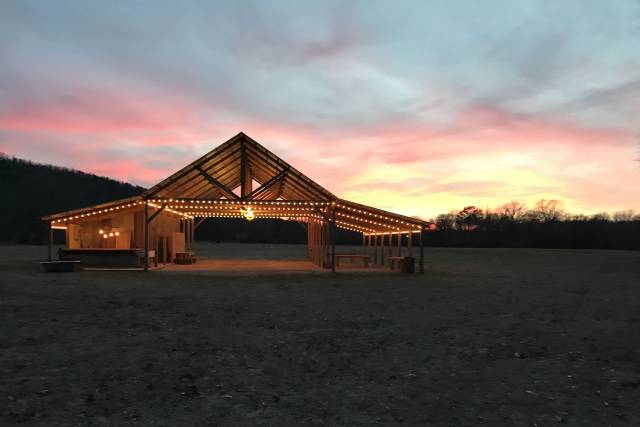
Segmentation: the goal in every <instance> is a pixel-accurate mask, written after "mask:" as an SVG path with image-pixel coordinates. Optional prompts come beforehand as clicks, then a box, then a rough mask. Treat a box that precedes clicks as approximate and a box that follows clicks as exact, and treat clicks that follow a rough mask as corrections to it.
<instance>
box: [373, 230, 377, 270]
mask: <svg viewBox="0 0 640 427" xmlns="http://www.w3.org/2000/svg"><path fill="white" fill-rule="evenodd" d="M373 263H374V264H377V263H378V235H377V234H374V235H373Z"/></svg>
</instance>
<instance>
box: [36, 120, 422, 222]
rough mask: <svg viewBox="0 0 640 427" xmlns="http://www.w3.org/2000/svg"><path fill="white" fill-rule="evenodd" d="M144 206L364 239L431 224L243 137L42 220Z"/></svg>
mask: <svg viewBox="0 0 640 427" xmlns="http://www.w3.org/2000/svg"><path fill="white" fill-rule="evenodd" d="M145 201H147V202H148V203H150V204H151V205H152V206H154V207H160V206H162V207H163V208H166V209H167V210H169V211H171V212H174V213H179V214H182V215H185V216H188V217H236V216H237V217H241V214H240V212H239V209H240V207H242V206H247V205H248V206H251V207H252V208H253V210H254V211H255V213H256V217H257V218H289V219H297V220H304V219H305V218H307V219H308V218H309V217H318V218H325V219H329V217H330V215H335V221H336V224H337V225H338V226H339V227H342V228H346V229H350V230H353V231H359V232H363V233H394V232H396V233H397V232H399V231H402V232H405V233H406V232H407V231H417V230H419V229H421V228H423V227H428V226H429V225H430V224H429V223H428V222H425V221H422V220H420V219H417V218H411V217H407V216H404V215H400V214H396V213H392V212H388V211H384V210H381V209H376V208H373V207H371V206H366V205H362V204H358V203H354V202H350V201H348V200H344V199H340V198H338V197H336V196H335V195H333V194H332V193H331V192H329V191H328V190H326V189H325V188H323V187H322V186H321V185H319V184H317V183H316V182H314V181H313V180H311V179H310V178H308V177H307V176H305V175H304V174H303V173H301V172H300V171H298V170H297V169H295V168H294V167H293V166H291V165H290V164H288V163H287V162H285V161H284V160H282V159H281V158H280V157H278V156H276V155H275V154H273V153H272V152H271V151H269V150H267V149H266V148H265V147H263V146H262V145H260V144H259V143H258V142H256V141H254V140H253V139H251V138H250V137H249V136H247V135H245V134H244V133H242V132H241V133H239V134H237V135H236V136H234V137H233V138H231V139H229V140H228V141H226V142H225V143H223V144H222V145H220V146H218V147H216V148H215V149H213V150H212V151H210V152H209V153H207V154H205V155H204V156H202V157H200V158H199V159H197V160H195V161H194V162H192V163H190V164H188V165H187V166H185V167H184V168H182V169H180V170H179V171H177V172H176V173H174V174H173V175H171V176H169V177H167V178H166V179H164V180H162V181H161V182H159V183H158V184H156V185H154V186H153V187H151V188H149V189H148V190H146V191H145V192H144V193H142V194H141V195H140V196H138V197H134V198H129V199H124V200H117V201H114V202H111V203H107V204H102V205H97V206H92V207H88V208H84V209H77V210H74V211H68V212H62V213H59V214H55V215H49V216H47V217H44V218H43V219H44V220H47V221H53V222H56V223H64V222H67V221H74V220H82V219H84V218H87V217H93V218H95V215H97V214H100V215H102V214H109V213H111V212H113V211H114V210H115V211H117V210H120V209H129V208H135V206H136V205H138V204H144V203H145Z"/></svg>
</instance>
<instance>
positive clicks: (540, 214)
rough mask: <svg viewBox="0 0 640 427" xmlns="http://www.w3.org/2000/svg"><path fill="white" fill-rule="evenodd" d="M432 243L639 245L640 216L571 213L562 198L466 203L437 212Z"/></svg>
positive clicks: (626, 212)
mask: <svg viewBox="0 0 640 427" xmlns="http://www.w3.org/2000/svg"><path fill="white" fill-rule="evenodd" d="M432 221H433V222H434V224H435V227H434V229H433V230H431V232H430V233H429V234H428V237H427V244H428V245H430V246H451V247H460V246H462V247H532V248H576V249H586V248H592V249H640V214H639V213H636V212H634V211H633V210H623V211H618V212H614V213H613V214H609V213H606V212H602V213H597V214H594V215H583V214H574V213H570V212H568V211H567V210H566V209H565V208H564V205H563V203H562V202H560V201H558V200H547V199H542V200H539V201H538V202H537V203H535V205H534V206H533V207H531V208H528V207H527V206H526V205H525V204H524V203H522V202H520V201H511V202H509V203H505V204H503V205H501V206H498V207H496V208H493V209H481V208H478V207H476V206H467V207H465V208H463V209H461V210H460V211H452V212H449V213H446V214H441V215H438V216H437V217H436V218H435V219H434V220H432Z"/></svg>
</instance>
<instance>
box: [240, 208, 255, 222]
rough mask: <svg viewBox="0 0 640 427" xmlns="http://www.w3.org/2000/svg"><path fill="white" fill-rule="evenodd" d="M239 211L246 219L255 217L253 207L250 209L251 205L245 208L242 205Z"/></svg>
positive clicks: (249, 219) (250, 219)
mask: <svg viewBox="0 0 640 427" xmlns="http://www.w3.org/2000/svg"><path fill="white" fill-rule="evenodd" d="M240 213H241V214H242V215H243V216H244V217H245V219H246V220H247V221H252V220H253V219H254V218H255V217H256V214H255V213H254V212H253V209H251V206H249V207H247V208H245V207H244V206H242V207H241V208H240Z"/></svg>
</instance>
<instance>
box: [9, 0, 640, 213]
mask: <svg viewBox="0 0 640 427" xmlns="http://www.w3.org/2000/svg"><path fill="white" fill-rule="evenodd" d="M240 131H243V132H245V133H247V134H248V135H249V136H251V137H252V138H254V139H255V140H257V141H258V142H260V143H262V144H263V145H265V146H266V147H267V148H269V149H270V150H272V151H273V152H274V153H276V154H278V155H280V156H281V157H283V158H284V159H285V160H287V161H288V162H290V163H292V164H293V166H295V167H296V168H298V169H299V170H301V171H302V172H304V173H305V174H306V175H308V176H309V177H311V178H312V179H314V180H316V181H317V182H318V183H320V184H321V185H323V186H325V187H326V188H327V189H329V190H330V191H332V192H333V193H334V194H336V195H338V196H340V197H344V198H347V199H351V200H353V201H357V202H361V203H366V204H371V205H374V206H377V207H380V208H383V209H388V210H391V211H395V212H399V213H404V214H408V215H419V216H422V217H424V218H429V217H432V216H434V215H436V214H438V213H442V212H447V211H449V210H452V209H461V208H462V207H464V206H467V205H476V206H480V207H493V206H496V205H498V204H502V203H504V202H508V201H510V200H521V201H524V202H527V203H528V204H529V205H530V206H531V205H533V203H534V202H535V201H536V200H538V199H540V198H547V199H549V198H555V199H560V200H562V201H563V202H564V203H565V205H566V207H567V208H568V209H570V210H572V211H576V212H583V213H595V212H599V211H609V212H613V211H615V210H620V209H628V208H634V209H636V210H640V185H639V184H640V162H638V161H636V159H637V158H638V157H640V2H637V1H632V0H628V1H627V0H612V1H581V2H578V1H575V2H573V1H561V2H555V1H510V0H503V1H495V2H494V1H486V0H485V1H453V2H452V1H424V0H418V1H344V2H334V1H326V0H323V1H316V2H310V1H291V2H285V1H266V0H265V1H255V2H252V1H228V2H214V1H201V2H176V1H166V2H163V1H158V0H150V1H126V2H125V1H122V2H118V1H102V2H99V1H76V2H67V1H57V0H56V1H45V0H42V1H3V2H0V151H2V152H4V153H6V154H8V155H13V156H16V157H21V158H26V159H30V160H34V161H37V162H46V163H52V164H56V165H61V166H67V167H72V168H77V169H80V170H83V171H87V172H92V173H96V174H99V175H106V176H109V177H113V178H116V179H119V180H123V181H128V182H131V183H135V184H139V185H143V186H149V185H152V184H154V183H155V182H157V181H159V180H161V179H163V178H165V177H166V176H168V175H170V174H171V173H173V172H175V171H176V170H177V169H180V168H181V167H182V166H184V165H186V164H187V163H189V162H191V161H192V160H194V159H195V158H197V157H199V156H200V155H202V154H204V153H206V152H207V151H209V150H211V149H213V148H214V147H215V146H216V145H218V144H220V143H222V142H224V141H225V140H227V139H228V138H230V137H232V136H233V135H235V134H236V133H238V132H240Z"/></svg>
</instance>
